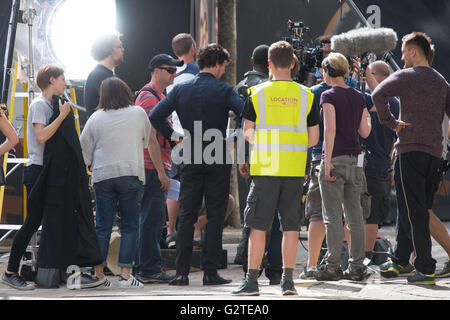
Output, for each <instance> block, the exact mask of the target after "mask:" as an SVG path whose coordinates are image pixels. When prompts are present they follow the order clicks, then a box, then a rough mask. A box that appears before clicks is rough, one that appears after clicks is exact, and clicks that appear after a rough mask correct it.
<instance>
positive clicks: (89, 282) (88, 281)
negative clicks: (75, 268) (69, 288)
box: [80, 273, 106, 289]
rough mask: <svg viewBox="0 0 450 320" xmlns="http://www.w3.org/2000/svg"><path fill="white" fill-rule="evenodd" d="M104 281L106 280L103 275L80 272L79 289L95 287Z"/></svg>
mask: <svg viewBox="0 0 450 320" xmlns="http://www.w3.org/2000/svg"><path fill="white" fill-rule="evenodd" d="M105 281H106V278H105V277H103V278H98V277H96V276H91V275H90V274H87V273H82V274H81V284H80V288H81V289H89V288H95V287H98V286H101V285H102V284H104V283H105Z"/></svg>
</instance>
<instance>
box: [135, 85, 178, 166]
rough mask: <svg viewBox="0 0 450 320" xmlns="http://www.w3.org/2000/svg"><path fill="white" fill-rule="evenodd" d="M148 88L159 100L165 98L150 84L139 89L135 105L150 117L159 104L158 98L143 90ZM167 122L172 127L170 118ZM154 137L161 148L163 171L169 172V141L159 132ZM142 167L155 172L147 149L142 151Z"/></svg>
mask: <svg viewBox="0 0 450 320" xmlns="http://www.w3.org/2000/svg"><path fill="white" fill-rule="evenodd" d="M149 87H150V88H152V89H153V90H154V91H155V92H156V93H157V95H158V97H159V98H160V99H161V100H162V99H164V97H165V96H164V94H163V93H162V92H158V91H157V90H156V87H155V86H154V85H153V84H152V83H151V82H150V83H147V84H146V85H145V86H144V87H143V88H142V89H141V93H140V94H139V95H138V97H137V98H136V101H135V104H136V105H137V106H141V107H142V108H144V110H145V112H146V113H147V116H149V115H150V112H151V111H152V110H153V108H154V107H155V106H156V105H157V104H158V102H159V100H158V98H157V97H156V96H155V95H154V94H153V93H151V92H150V91H147V90H145V89H146V88H149ZM167 120H168V121H169V124H170V126H171V127H172V118H171V117H170V116H169V117H168V118H167ZM156 136H157V139H158V142H159V146H160V148H161V160H162V162H163V166H164V170H166V171H169V170H170V169H171V167H172V160H171V153H172V148H171V147H170V143H169V141H167V139H165V138H164V137H163V135H162V134H161V133H160V132H159V131H158V132H157V133H156ZM144 167H145V169H150V170H156V168H155V166H154V165H153V162H152V159H151V158H150V154H149V152H148V150H147V149H144Z"/></svg>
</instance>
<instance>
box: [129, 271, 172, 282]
mask: <svg viewBox="0 0 450 320" xmlns="http://www.w3.org/2000/svg"><path fill="white" fill-rule="evenodd" d="M136 277H137V279H138V280H139V281H140V282H142V283H168V282H170V280H172V279H173V278H175V276H172V275H170V274H168V273H166V272H164V271H161V272H159V273H155V274H149V275H137V276H136Z"/></svg>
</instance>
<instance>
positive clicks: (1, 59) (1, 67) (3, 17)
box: [0, 0, 12, 97]
mask: <svg viewBox="0 0 450 320" xmlns="http://www.w3.org/2000/svg"><path fill="white" fill-rule="evenodd" d="M11 9H12V0H2V1H0V97H1V96H2V95H3V92H2V88H3V77H4V72H5V62H6V61H5V59H6V47H7V45H6V42H7V40H8V27H9V19H10V17H11Z"/></svg>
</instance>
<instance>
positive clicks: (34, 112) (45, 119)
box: [27, 95, 53, 166]
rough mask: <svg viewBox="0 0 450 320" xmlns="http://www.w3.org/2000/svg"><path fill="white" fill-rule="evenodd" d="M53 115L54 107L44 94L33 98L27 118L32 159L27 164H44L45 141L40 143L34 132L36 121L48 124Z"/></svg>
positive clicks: (29, 150) (28, 140)
mask: <svg viewBox="0 0 450 320" xmlns="http://www.w3.org/2000/svg"><path fill="white" fill-rule="evenodd" d="M52 116H53V107H52V105H51V103H50V101H48V100H47V98H46V97H44V96H43V95H40V96H38V97H37V98H35V99H34V100H33V102H32V103H31V104H30V107H29V108H28V119H27V147H28V158H29V159H30V160H29V162H28V163H27V166H30V165H32V164H34V165H39V166H42V165H43V163H44V149H45V143H39V141H38V140H37V138H36V133H35V132H34V126H33V124H35V123H40V124H43V125H44V126H47V125H48V124H49V123H50V118H51V117H52Z"/></svg>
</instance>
